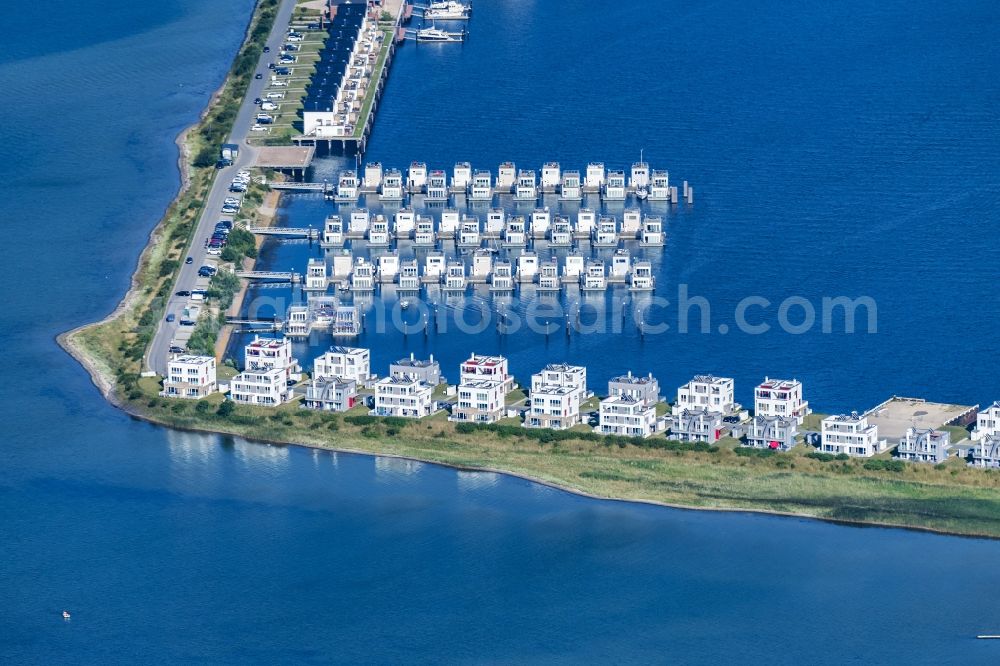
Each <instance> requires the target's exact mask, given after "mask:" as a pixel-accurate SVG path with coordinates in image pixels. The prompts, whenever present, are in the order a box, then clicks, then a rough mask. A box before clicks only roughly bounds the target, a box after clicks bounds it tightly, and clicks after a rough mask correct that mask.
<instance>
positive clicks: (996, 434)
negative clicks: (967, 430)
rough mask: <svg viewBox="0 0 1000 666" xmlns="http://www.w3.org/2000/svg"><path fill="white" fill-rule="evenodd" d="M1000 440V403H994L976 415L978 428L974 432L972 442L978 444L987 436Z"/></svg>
mask: <svg viewBox="0 0 1000 666" xmlns="http://www.w3.org/2000/svg"><path fill="white" fill-rule="evenodd" d="M987 435H989V436H991V437H993V438H994V439H997V440H1000V401H997V402H994V403H993V404H992V405H990V406H989V407H987V408H986V409H980V410H979V413H978V414H976V427H975V429H973V431H972V441H974V442H978V441H979V440H980V439H982V438H983V437H985V436H987Z"/></svg>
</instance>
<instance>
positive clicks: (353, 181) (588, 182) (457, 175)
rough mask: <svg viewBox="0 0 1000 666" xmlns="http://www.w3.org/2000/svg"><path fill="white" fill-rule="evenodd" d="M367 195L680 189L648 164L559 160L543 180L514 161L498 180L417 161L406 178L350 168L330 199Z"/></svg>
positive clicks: (690, 193) (660, 195) (619, 196)
mask: <svg viewBox="0 0 1000 666" xmlns="http://www.w3.org/2000/svg"><path fill="white" fill-rule="evenodd" d="M362 194H369V195H370V194H377V195H378V196H379V198H380V199H381V200H383V201H402V200H403V199H405V198H406V197H407V196H408V195H413V194H422V195H423V196H424V201H432V202H433V201H448V200H449V198H450V197H451V196H452V195H459V196H464V197H466V198H467V199H468V200H469V201H492V200H493V197H494V195H497V194H509V195H513V197H514V199H515V200H519V201H536V200H537V199H538V198H539V197H540V196H542V195H546V194H557V195H558V196H559V198H560V199H562V200H563V201H581V200H582V199H583V197H584V195H585V194H599V195H600V197H601V198H602V199H603V200H605V201H625V200H626V198H628V197H629V196H630V195H631V196H635V197H636V198H637V199H640V200H646V199H648V200H649V201H662V202H670V203H677V202H678V190H677V187H676V186H671V185H670V174H669V173H668V172H667V171H665V170H655V169H653V170H651V169H650V167H649V164H647V163H646V162H641V161H640V162H636V163H635V164H633V165H632V168H631V171H630V173H629V175H628V176H626V174H625V171H622V170H617V169H610V170H609V169H607V168H606V167H605V165H604V163H603V162H591V163H590V164H588V165H587V169H586V171H585V172H584V173H583V174H581V172H580V171H563V170H562V169H561V167H560V165H559V163H558V162H548V163H546V164H545V165H544V166H543V167H542V171H541V178H539V175H538V173H537V172H536V171H534V170H533V169H520V170H519V169H518V168H517V167H516V166H515V165H514V163H513V162H504V163H503V164H501V165H500V168H499V171H498V173H497V176H496V178H495V179H494V177H493V174H492V172H490V171H488V170H484V169H476V170H473V168H472V165H471V164H470V163H469V162H459V163H457V164H455V166H454V168H453V169H452V173H451V177H450V178H449V176H448V174H447V172H445V171H444V170H441V169H428V168H427V165H426V164H425V163H423V162H413V163H412V164H410V167H409V169H408V170H407V173H406V177H405V178H404V177H403V173H402V172H401V171H400V170H399V169H392V168H390V169H383V168H382V165H381V164H380V163H378V162H370V163H368V164H366V165H365V168H364V173H363V175H361V176H359V175H358V174H357V173H356V172H355V171H351V170H347V171H343V172H341V174H340V177H339V179H338V180H337V184H336V188H335V189H334V190H333V191H331V192H329V193H328V195H329V196H330V198H333V199H335V200H337V201H341V202H351V201H357V200H358V198H360V196H361V195H362ZM680 196H681V197H682V198H683V199H684V200H686V201H687V202H688V203H692V202H693V201H694V188H693V187H691V186H690V185H688V183H687V181H684V184H683V189H682V191H681V192H680Z"/></svg>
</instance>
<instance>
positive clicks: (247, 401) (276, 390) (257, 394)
mask: <svg viewBox="0 0 1000 666" xmlns="http://www.w3.org/2000/svg"><path fill="white" fill-rule="evenodd" d="M292 396H293V392H292V390H291V389H290V388H289V387H288V384H287V378H286V375H285V371H284V370H282V369H280V368H271V369H268V370H245V371H243V372H241V373H240V374H238V375H236V376H235V377H233V380H232V382H230V390H229V399H230V400H232V401H233V402H236V403H239V404H241V405H256V406H259V407H276V406H277V405H280V404H281V403H283V402H287V401H288V400H291V398H292Z"/></svg>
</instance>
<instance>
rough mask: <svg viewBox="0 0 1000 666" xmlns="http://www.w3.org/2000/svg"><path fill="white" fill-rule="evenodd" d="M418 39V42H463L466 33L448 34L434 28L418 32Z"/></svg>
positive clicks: (422, 29) (445, 31)
mask: <svg viewBox="0 0 1000 666" xmlns="http://www.w3.org/2000/svg"><path fill="white" fill-rule="evenodd" d="M416 39H417V41H418V42H461V41H463V40H464V39H465V33H464V32H448V31H447V30H441V29H440V28H435V27H433V26H432V27H430V28H421V29H420V30H417V34H416Z"/></svg>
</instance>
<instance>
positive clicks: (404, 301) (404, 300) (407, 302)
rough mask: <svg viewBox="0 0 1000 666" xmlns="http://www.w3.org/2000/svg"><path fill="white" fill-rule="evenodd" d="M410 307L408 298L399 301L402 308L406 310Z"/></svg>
mask: <svg viewBox="0 0 1000 666" xmlns="http://www.w3.org/2000/svg"><path fill="white" fill-rule="evenodd" d="M408 307H410V302H409V301H408V300H406V299H405V298H404V299H403V300H401V301H400V302H399V308H400V309H401V310H405V309H407V308H408Z"/></svg>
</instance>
